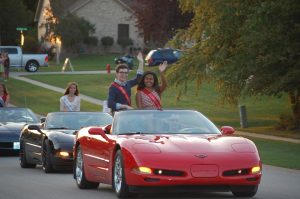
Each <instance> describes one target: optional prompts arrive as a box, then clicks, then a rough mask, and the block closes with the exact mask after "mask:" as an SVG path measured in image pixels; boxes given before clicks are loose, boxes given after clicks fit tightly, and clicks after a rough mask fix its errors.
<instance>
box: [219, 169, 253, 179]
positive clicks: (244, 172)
mask: <svg viewBox="0 0 300 199" xmlns="http://www.w3.org/2000/svg"><path fill="white" fill-rule="evenodd" d="M249 173H250V169H236V170H228V171H224V172H223V176H226V177H228V176H240V175H248V174H249Z"/></svg>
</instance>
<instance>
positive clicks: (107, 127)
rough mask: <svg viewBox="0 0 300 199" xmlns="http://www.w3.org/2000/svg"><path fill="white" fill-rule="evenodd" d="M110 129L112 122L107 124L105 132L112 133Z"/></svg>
mask: <svg viewBox="0 0 300 199" xmlns="http://www.w3.org/2000/svg"><path fill="white" fill-rule="evenodd" d="M110 130H111V124H109V125H107V126H106V127H105V132H106V133H109V134H110Z"/></svg>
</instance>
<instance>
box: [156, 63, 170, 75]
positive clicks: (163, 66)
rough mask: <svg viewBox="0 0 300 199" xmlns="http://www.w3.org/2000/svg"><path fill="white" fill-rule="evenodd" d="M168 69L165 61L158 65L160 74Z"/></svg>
mask: <svg viewBox="0 0 300 199" xmlns="http://www.w3.org/2000/svg"><path fill="white" fill-rule="evenodd" d="M167 67H168V62H167V61H164V62H163V63H161V64H160V65H159V67H158V68H159V71H160V72H161V73H162V72H164V71H165V70H166V68H167Z"/></svg>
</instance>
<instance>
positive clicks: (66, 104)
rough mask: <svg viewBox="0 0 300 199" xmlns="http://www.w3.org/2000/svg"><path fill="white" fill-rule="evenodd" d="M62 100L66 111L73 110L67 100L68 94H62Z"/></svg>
mask: <svg viewBox="0 0 300 199" xmlns="http://www.w3.org/2000/svg"><path fill="white" fill-rule="evenodd" d="M74 100H75V99H74ZM63 101H64V104H65V106H66V107H67V109H68V111H74V110H73V108H72V104H71V103H70V102H69V100H68V96H64V97H63Z"/></svg>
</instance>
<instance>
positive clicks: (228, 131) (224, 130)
mask: <svg viewBox="0 0 300 199" xmlns="http://www.w3.org/2000/svg"><path fill="white" fill-rule="evenodd" d="M221 132H222V134H223V135H231V134H233V133H234V132H235V130H234V128H232V127H231V126H222V127H221Z"/></svg>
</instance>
